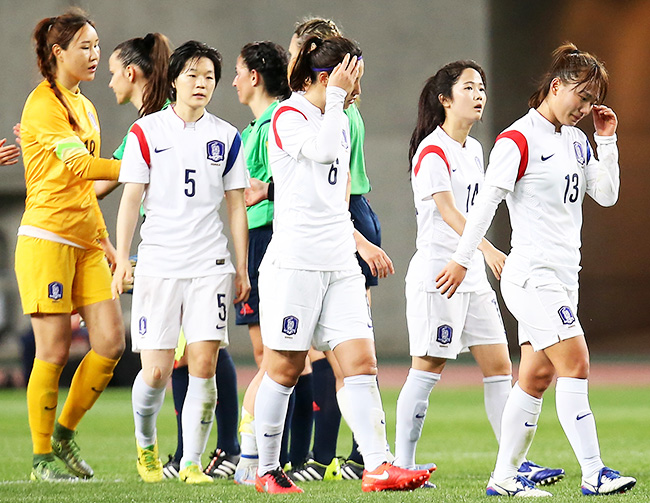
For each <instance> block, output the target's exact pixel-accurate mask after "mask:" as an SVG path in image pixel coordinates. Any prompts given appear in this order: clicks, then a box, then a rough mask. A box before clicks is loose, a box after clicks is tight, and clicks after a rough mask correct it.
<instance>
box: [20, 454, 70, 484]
mask: <svg viewBox="0 0 650 503" xmlns="http://www.w3.org/2000/svg"><path fill="white" fill-rule="evenodd" d="M29 478H30V479H31V480H40V481H43V482H77V481H78V480H79V479H78V478H77V477H75V476H74V475H70V474H69V473H68V472H66V471H64V470H62V469H61V468H60V467H59V466H58V465H57V463H56V460H55V459H54V455H52V454H50V455H49V456H46V457H41V459H39V460H38V461H36V460H35V461H34V466H33V467H32V473H31V474H30V475H29Z"/></svg>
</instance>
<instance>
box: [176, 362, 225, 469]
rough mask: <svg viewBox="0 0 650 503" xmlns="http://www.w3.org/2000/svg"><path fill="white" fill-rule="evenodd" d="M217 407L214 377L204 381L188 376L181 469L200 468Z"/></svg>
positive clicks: (184, 406)
mask: <svg viewBox="0 0 650 503" xmlns="http://www.w3.org/2000/svg"><path fill="white" fill-rule="evenodd" d="M216 406H217V384H216V381H215V378H214V376H212V377H210V378H207V379H204V378H201V377H194V376H193V375H190V376H189V383H188V385H187V395H186V396H185V403H184V404H183V417H182V419H181V421H182V424H183V457H182V458H181V468H185V467H186V466H187V465H188V464H190V463H196V464H197V465H199V466H201V455H202V454H203V451H205V447H206V445H207V444H208V437H209V436H210V430H211V429H212V423H213V422H214V409H215V407H216Z"/></svg>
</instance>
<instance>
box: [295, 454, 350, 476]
mask: <svg viewBox="0 0 650 503" xmlns="http://www.w3.org/2000/svg"><path fill="white" fill-rule="evenodd" d="M287 475H288V476H289V478H291V480H293V481H294V482H309V481H314V480H342V479H343V477H342V476H341V462H340V461H339V458H333V459H332V462H331V463H330V464H329V465H324V464H322V463H319V462H318V461H315V460H314V459H310V460H308V461H306V462H305V463H304V464H303V465H302V466H299V467H298V468H296V469H295V470H291V471H289V472H287Z"/></svg>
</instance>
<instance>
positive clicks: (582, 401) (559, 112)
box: [436, 44, 636, 496]
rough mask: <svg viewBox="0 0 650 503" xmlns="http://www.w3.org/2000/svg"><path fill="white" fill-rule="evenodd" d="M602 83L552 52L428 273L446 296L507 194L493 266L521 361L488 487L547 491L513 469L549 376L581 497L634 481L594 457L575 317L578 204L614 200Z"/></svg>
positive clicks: (570, 58) (563, 51)
mask: <svg viewBox="0 0 650 503" xmlns="http://www.w3.org/2000/svg"><path fill="white" fill-rule="evenodd" d="M607 86H608V76H607V71H606V70H605V67H604V66H603V64H602V63H601V62H600V61H598V59H596V58H595V57H594V56H592V55H591V54H588V53H585V52H582V51H579V50H578V49H577V48H576V47H575V46H574V45H573V44H565V45H563V46H561V47H559V48H558V49H557V50H556V51H555V52H554V54H553V63H552V66H551V69H550V70H549V72H548V73H547V74H546V75H545V76H544V77H543V79H542V81H541V83H540V85H539V88H538V90H537V92H536V93H535V94H534V95H533V96H532V97H531V99H530V100H529V105H530V107H531V109H530V110H529V112H528V113H527V114H526V115H525V116H524V117H522V118H521V119H519V120H518V121H516V122H515V123H514V124H512V126H510V127H509V128H507V129H506V130H505V131H504V132H503V133H501V134H500V135H499V136H498V137H497V141H496V144H495V146H494V148H493V149H492V153H491V154H490V164H489V166H488V169H487V173H486V177H485V184H484V187H483V189H481V193H480V194H479V196H478V197H477V200H476V202H475V204H474V209H472V211H470V213H469V217H468V220H467V224H466V225H465V230H464V232H463V236H462V238H461V240H460V243H459V244H458V248H457V250H456V252H455V253H454V254H453V255H452V260H451V261H450V262H449V263H448V264H447V265H446V266H445V267H444V268H443V270H442V271H441V272H440V274H439V275H438V276H437V278H436V280H437V287H438V288H439V289H440V290H441V292H442V293H443V294H444V293H446V292H448V296H449V297H451V296H452V295H453V294H454V292H455V291H456V289H457V288H458V287H459V286H460V285H461V282H462V281H463V278H464V277H465V272H466V271H467V268H468V267H469V265H470V263H471V259H472V257H473V256H474V251H475V250H476V247H477V245H478V244H479V243H480V242H481V239H482V237H483V235H484V234H485V231H486V230H487V228H488V226H489V225H490V222H491V220H492V217H493V215H494V211H495V210H496V207H497V205H498V204H499V202H500V201H501V200H502V199H504V198H505V200H506V203H507V205H508V211H509V213H510V222H511V225H512V238H511V244H512V250H511V252H510V255H509V256H508V258H507V260H506V263H505V266H504V268H503V273H502V274H501V292H502V293H503V298H504V300H505V302H506V305H507V306H508V309H509V310H510V311H511V312H512V314H513V315H514V316H515V318H517V321H518V322H519V344H520V345H521V363H520V367H519V381H518V383H517V384H515V386H514V387H513V388H512V391H511V392H510V394H509V396H508V400H507V402H506V405H505V408H504V411H503V417H502V419H501V440H500V443H499V453H498V456H497V462H496V466H495V469H494V473H493V474H492V477H491V478H490V481H489V483H488V487H487V494H488V495H510V496H513V495H516V496H544V495H548V493H545V492H544V491H539V490H537V489H535V488H534V486H533V485H532V484H527V483H526V479H521V478H517V468H518V466H519V464H520V463H521V462H522V461H523V460H524V458H525V456H526V454H527V453H528V449H529V447H530V445H531V443H532V441H533V437H534V434H535V430H536V429H537V421H538V419H539V414H540V411H541V407H542V395H543V394H544V391H546V389H547V388H548V387H549V386H550V384H551V381H552V379H553V377H554V375H555V374H556V373H557V376H558V378H557V383H556V386H555V399H556V408H557V415H558V418H559V420H560V424H561V425H562V428H563V429H564V432H565V434H566V436H567V438H568V440H569V443H570V444H571V446H572V447H573V451H574V453H575V455H576V457H577V458H578V462H579V463H580V467H581V470H582V493H583V494H611V493H616V492H623V491H626V490H628V489H630V488H631V487H633V486H634V484H635V483H636V480H635V479H634V478H632V477H623V476H621V475H620V474H619V473H618V472H617V471H614V470H611V469H610V468H607V467H606V466H605V465H604V464H603V461H602V460H601V457H600V448H599V445H598V435H597V433H596V423H595V421H594V416H593V414H592V412H591V408H590V406H589V398H588V382H587V378H588V376H589V352H588V349H587V343H586V340H585V336H584V332H583V329H582V326H581V325H580V321H579V320H578V316H577V314H578V313H577V308H578V271H579V270H580V245H581V242H580V231H581V227H582V201H583V199H584V196H585V194H589V195H590V196H591V197H592V198H593V199H594V200H595V201H596V202H597V203H598V204H600V205H602V206H612V205H613V204H615V203H616V200H617V199H618V191H619V166H618V149H617V147H616V127H617V125H618V120H617V118H616V115H615V114H614V112H613V111H612V110H611V109H610V108H608V107H606V106H604V105H602V103H603V101H604V99H605V95H606V94H607ZM590 113H593V121H594V126H595V130H596V135H595V140H596V145H597V146H598V160H596V158H595V156H594V154H593V152H592V149H591V146H590V145H589V140H588V139H587V137H586V135H585V134H584V133H583V132H582V131H580V130H579V129H578V128H577V127H575V126H576V125H577V124H578V122H579V121H580V120H581V119H582V118H583V117H585V116H586V115H589V114H590ZM540 493H542V494H540Z"/></svg>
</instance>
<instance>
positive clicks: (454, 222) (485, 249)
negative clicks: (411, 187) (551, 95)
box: [433, 191, 506, 279]
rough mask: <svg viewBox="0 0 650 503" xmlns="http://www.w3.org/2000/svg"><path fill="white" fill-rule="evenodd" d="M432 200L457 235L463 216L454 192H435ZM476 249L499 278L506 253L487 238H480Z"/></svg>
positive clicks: (462, 223)
mask: <svg viewBox="0 0 650 503" xmlns="http://www.w3.org/2000/svg"><path fill="white" fill-rule="evenodd" d="M433 201H434V202H435V203H436V207H437V208H438V211H439V212H440V215H441V216H442V219H443V220H444V221H445V223H446V224H447V225H448V226H449V227H451V228H452V229H453V230H454V231H455V232H456V233H457V234H458V235H459V236H462V235H463V231H464V230H465V223H466V220H465V216H464V215H463V214H462V213H461V212H460V211H459V210H458V208H457V207H456V200H455V199H454V194H453V193H452V192H450V191H444V192H437V193H436V194H433ZM478 249H479V250H480V251H481V252H482V253H483V258H484V259H485V263H486V264H487V265H488V266H489V267H490V270H491V271H492V273H493V274H494V277H495V278H496V279H501V271H502V270H503V265H504V264H505V262H506V254H505V253H503V252H502V251H501V250H498V249H497V248H495V247H494V245H492V243H490V242H489V241H488V240H487V239H485V238H483V239H481V242H480V243H479V245H478Z"/></svg>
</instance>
